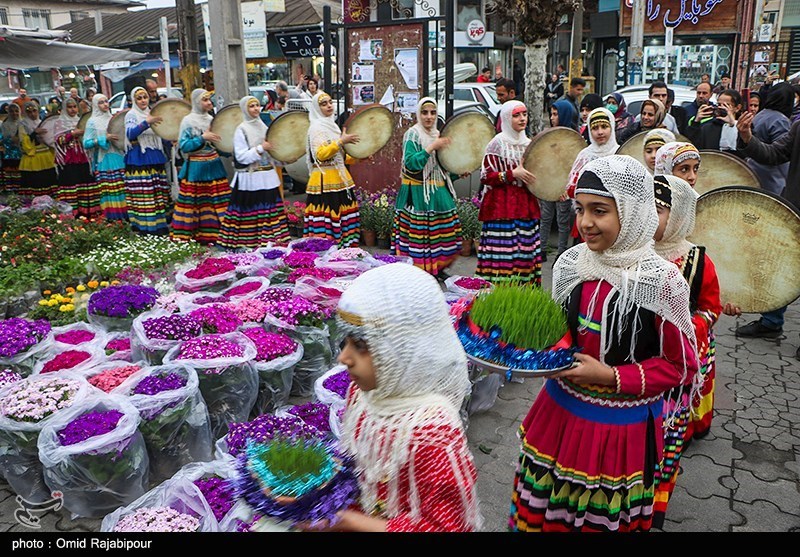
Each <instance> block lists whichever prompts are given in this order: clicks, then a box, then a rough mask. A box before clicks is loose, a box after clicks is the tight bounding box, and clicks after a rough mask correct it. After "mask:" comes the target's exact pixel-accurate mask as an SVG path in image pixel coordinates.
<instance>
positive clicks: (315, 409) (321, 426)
mask: <svg viewBox="0 0 800 557" xmlns="http://www.w3.org/2000/svg"><path fill="white" fill-rule="evenodd" d="M330 408H331V407H330V405H329V404H325V403H324V402H320V401H316V402H305V403H303V404H295V405H293V406H289V407H283V408H280V409H278V411H277V412H275V415H277V416H287V415H292V416H296V417H297V418H299V419H300V420H302V421H303V422H304V423H305V424H306V425H310V426H311V427H313V428H314V429H316V430H317V431H320V432H322V433H324V434H326V435H328V434H330V433H331V424H330Z"/></svg>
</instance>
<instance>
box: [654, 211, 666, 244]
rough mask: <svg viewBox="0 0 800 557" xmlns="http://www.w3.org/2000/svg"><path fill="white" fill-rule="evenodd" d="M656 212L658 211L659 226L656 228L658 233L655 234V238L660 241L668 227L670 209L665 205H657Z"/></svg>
mask: <svg viewBox="0 0 800 557" xmlns="http://www.w3.org/2000/svg"><path fill="white" fill-rule="evenodd" d="M656 213H658V228H656V233H655V234H653V239H654V240H655V241H656V242H660V241H661V240H663V239H664V231H665V230H666V229H667V222H668V221H669V213H670V210H669V209H667V208H666V207H664V206H663V205H656Z"/></svg>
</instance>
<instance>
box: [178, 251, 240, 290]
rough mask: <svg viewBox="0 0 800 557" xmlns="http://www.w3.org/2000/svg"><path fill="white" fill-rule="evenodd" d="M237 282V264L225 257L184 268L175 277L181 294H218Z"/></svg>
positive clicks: (211, 258) (212, 258)
mask: <svg viewBox="0 0 800 557" xmlns="http://www.w3.org/2000/svg"><path fill="white" fill-rule="evenodd" d="M235 280H236V264H235V263H234V262H233V261H231V260H230V259H227V258H225V257H209V258H208V259H205V260H204V261H203V262H201V263H200V264H199V265H196V266H193V267H188V268H187V267H183V268H181V269H180V270H179V271H178V272H177V273H176V275H175V289H176V290H178V291H181V292H190V293H195V292H200V291H208V292H218V291H220V290H225V289H226V288H228V287H229V286H230V285H231V284H232V283H233V282H234V281H235Z"/></svg>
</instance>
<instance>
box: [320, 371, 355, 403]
mask: <svg viewBox="0 0 800 557" xmlns="http://www.w3.org/2000/svg"><path fill="white" fill-rule="evenodd" d="M351 382H352V380H351V379H350V374H349V373H348V372H347V366H343V365H337V366H334V367H333V368H331V369H330V370H329V371H327V372H326V373H325V374H324V375H322V376H321V377H320V378H319V379H317V380H316V382H315V383H314V396H316V398H317V400H319V401H320V402H322V403H324V404H327V405H333V404H337V405H342V404H344V402H345V398H346V397H347V389H348V388H350V383H351Z"/></svg>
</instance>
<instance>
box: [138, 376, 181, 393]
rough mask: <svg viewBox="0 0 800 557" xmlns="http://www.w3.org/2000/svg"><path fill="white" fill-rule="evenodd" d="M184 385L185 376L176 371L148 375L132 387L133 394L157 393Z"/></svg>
mask: <svg viewBox="0 0 800 557" xmlns="http://www.w3.org/2000/svg"><path fill="white" fill-rule="evenodd" d="M185 386H186V378H185V377H182V376H180V375H178V374H177V373H169V374H167V375H148V376H147V377H145V378H144V379H142V380H141V381H139V384H138V385H136V387H135V388H134V389H133V394H135V395H149V396H153V395H157V394H158V393H163V392H164V391H175V390H177V389H182V388H183V387H185Z"/></svg>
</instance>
